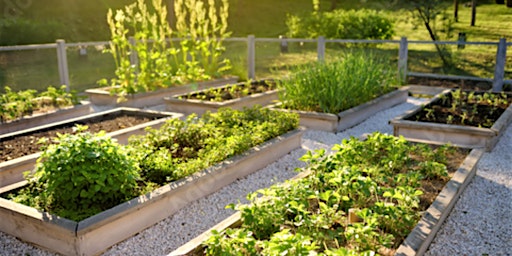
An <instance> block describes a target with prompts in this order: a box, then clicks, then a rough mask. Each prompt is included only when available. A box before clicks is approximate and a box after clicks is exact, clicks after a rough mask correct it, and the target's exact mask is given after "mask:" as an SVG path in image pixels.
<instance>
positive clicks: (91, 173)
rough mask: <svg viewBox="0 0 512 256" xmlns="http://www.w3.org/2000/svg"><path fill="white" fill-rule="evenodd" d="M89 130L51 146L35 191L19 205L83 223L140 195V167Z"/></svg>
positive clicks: (33, 182)
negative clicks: (86, 218) (86, 219)
mask: <svg viewBox="0 0 512 256" xmlns="http://www.w3.org/2000/svg"><path fill="white" fill-rule="evenodd" d="M86 128H87V127H79V131H80V132H79V133H77V134H64V135H59V136H58V138H56V142H57V144H51V145H49V146H47V148H46V149H45V150H44V151H43V152H42V154H41V156H40V158H39V159H38V160H37V164H36V168H35V173H34V174H33V175H32V176H31V177H30V178H29V186H28V187H27V188H25V189H23V190H22V191H21V192H20V194H19V195H18V196H17V197H16V198H14V201H16V202H20V203H25V204H28V205H32V206H34V207H36V208H39V209H41V210H45V211H48V212H51V213H55V214H57V215H58V216H61V217H65V218H68V219H71V220H76V221H78V220H81V219H83V218H85V217H88V216H91V215H94V214H96V213H99V212H101V211H104V210H106V209H109V208H111V207H113V206H115V205H117V204H119V203H122V202H124V201H126V200H128V199H131V198H133V197H134V196H135V195H137V193H138V191H137V187H138V186H137V180H138V179H139V174H138V168H137V164H136V162H135V161H133V160H132V159H130V158H129V157H128V156H127V154H126V151H125V148H124V147H123V146H121V145H119V144H117V143H116V142H115V141H114V140H113V139H111V138H110V137H107V136H106V134H105V132H100V133H97V134H92V133H89V132H83V130H84V129H86Z"/></svg>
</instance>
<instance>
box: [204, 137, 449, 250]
mask: <svg viewBox="0 0 512 256" xmlns="http://www.w3.org/2000/svg"><path fill="white" fill-rule="evenodd" d="M333 150H334V151H335V152H334V153H333V154H332V155H326V154H325V151H324V150H319V151H315V152H308V153H307V154H305V155H304V156H303V157H302V158H301V160H303V161H306V162H307V163H308V167H307V168H306V169H307V170H308V171H309V172H310V174H309V175H308V176H307V177H306V178H303V179H299V180H293V181H289V182H287V183H285V184H284V185H276V186H273V187H270V188H267V189H263V190H260V191H258V192H256V193H252V194H250V195H249V196H248V199H249V201H250V202H251V204H249V205H241V204H239V205H236V206H235V205H230V206H229V207H231V208H235V209H237V210H239V211H241V216H242V225H241V227H240V228H233V229H227V230H225V231H223V232H217V231H215V232H214V234H213V235H212V236H211V237H210V238H209V240H207V242H205V245H206V249H205V252H206V254H207V255H284V254H289V255H317V254H318V255H360V254H364V255H373V254H372V253H375V252H378V253H381V252H385V251H386V250H389V249H393V248H396V247H397V246H398V245H399V244H400V243H401V242H402V240H403V239H404V238H405V237H406V236H407V234H408V233H409V232H410V231H411V229H412V228H413V227H414V225H415V224H416V223H417V221H418V220H419V218H420V211H422V210H423V208H421V201H422V197H421V196H422V194H423V192H422V190H421V186H422V183H423V182H424V181H425V180H430V179H444V180H446V179H447V175H448V174H447V167H446V165H445V164H446V162H447V158H446V156H447V155H448V154H449V153H452V152H451V150H453V149H452V148H449V147H447V146H443V147H438V148H437V149H435V150H432V149H431V148H430V147H428V146H425V145H421V144H415V145H412V144H410V143H408V142H406V141H405V139H404V138H396V137H393V136H389V135H383V134H380V133H374V134H372V135H371V136H369V137H368V139H367V140H366V141H360V140H357V139H355V138H351V139H350V140H344V141H343V143H342V144H339V145H335V146H334V148H333ZM304 170H305V169H299V171H304ZM351 210H355V212H356V214H357V216H358V217H359V218H360V221H359V222H349V221H348V214H349V212H350V211H351Z"/></svg>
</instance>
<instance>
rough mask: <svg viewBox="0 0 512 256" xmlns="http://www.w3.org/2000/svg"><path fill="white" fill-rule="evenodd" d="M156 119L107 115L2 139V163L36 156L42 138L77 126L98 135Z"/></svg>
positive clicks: (0, 146)
mask: <svg viewBox="0 0 512 256" xmlns="http://www.w3.org/2000/svg"><path fill="white" fill-rule="evenodd" d="M154 119H155V118H148V117H145V116H136V115H135V116H131V115H126V114H122V115H107V116H104V118H101V119H100V118H97V119H94V120H90V121H86V122H76V123H71V124H69V125H66V126H61V127H58V128H55V129H50V130H45V131H38V132H33V133H29V134H26V135H21V136H16V137H12V138H5V139H0V162H4V161H9V160H12V159H16V158H18V157H22V156H26V155H30V154H34V153H37V152H39V151H40V148H41V146H42V145H41V144H38V141H39V140H40V139H41V138H49V139H51V138H54V137H56V136H57V133H61V134H64V133H74V130H73V127H74V126H75V125H76V124H80V125H87V126H88V127H89V129H88V131H90V132H93V133H96V132H99V131H101V130H104V131H106V132H113V131H117V130H120V129H124V128H128V127H131V126H134V125H137V124H141V123H146V122H149V121H151V120H154Z"/></svg>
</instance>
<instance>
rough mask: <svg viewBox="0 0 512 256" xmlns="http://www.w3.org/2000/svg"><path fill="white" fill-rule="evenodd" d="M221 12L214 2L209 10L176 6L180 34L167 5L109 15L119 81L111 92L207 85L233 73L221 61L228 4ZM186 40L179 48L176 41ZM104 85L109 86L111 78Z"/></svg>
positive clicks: (183, 0) (156, 0)
mask: <svg viewBox="0 0 512 256" xmlns="http://www.w3.org/2000/svg"><path fill="white" fill-rule="evenodd" d="M219 8H220V11H217V8H216V3H215V0H209V1H208V5H205V4H204V3H203V2H201V1H195V0H177V1H175V8H174V9H175V16H176V19H177V24H176V30H173V29H172V27H171V25H170V24H169V22H168V19H167V7H166V6H165V5H164V4H163V3H162V0H152V1H151V5H150V6H147V5H146V3H145V1H144V0H137V2H135V3H133V4H131V5H128V6H126V7H125V8H124V9H122V10H117V11H116V12H115V13H114V12H113V11H112V10H109V11H108V14H107V22H108V25H109V27H110V32H111V35H112V38H111V45H110V49H109V50H108V51H109V52H110V53H111V54H112V56H113V57H114V61H115V64H116V71H115V75H116V77H115V78H114V79H112V80H111V81H110V85H112V86H114V89H113V90H112V93H117V94H119V95H120V96H125V95H127V94H133V93H137V92H145V91H153V90H156V89H159V88H167V87H170V86H172V85H176V84H183V83H185V82H194V81H202V80H208V79H211V78H212V77H218V76H220V75H221V74H222V73H223V72H225V71H227V70H229V68H230V65H229V61H227V60H223V59H221V58H220V55H221V53H222V52H223V51H224V48H223V46H222V42H223V40H222V39H223V38H225V37H227V36H228V35H229V33H227V32H226V30H227V17H228V2H227V0H222V5H221V7H219ZM173 36H178V37H181V38H185V40H183V41H181V42H180V44H179V46H175V45H174V43H173V42H172V40H171V39H172V37H173ZM100 84H104V85H106V84H109V82H108V81H107V80H106V79H103V80H101V81H100Z"/></svg>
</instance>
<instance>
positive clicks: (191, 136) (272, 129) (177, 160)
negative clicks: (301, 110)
mask: <svg viewBox="0 0 512 256" xmlns="http://www.w3.org/2000/svg"><path fill="white" fill-rule="evenodd" d="M298 124H299V119H298V116H297V115H295V114H290V113H283V112H279V111H272V110H269V109H267V108H262V107H260V106H255V107H252V108H246V109H244V110H243V111H236V110H232V109H230V108H221V109H219V110H218V112H216V113H210V112H207V113H205V114H203V115H202V116H201V117H200V118H197V117H196V116H195V115H190V116H188V117H187V119H186V120H185V121H182V120H179V119H172V120H169V121H168V122H167V123H166V124H164V125H163V126H162V127H161V128H160V129H158V130H155V129H148V131H147V134H146V135H144V136H136V137H132V138H131V139H130V143H129V144H130V147H132V148H133V155H134V157H135V158H136V159H137V162H139V164H140V166H141V169H142V172H143V175H144V177H147V178H148V180H149V181H151V182H155V183H157V184H160V185H162V184H165V183H166V182H170V181H174V180H177V179H180V178H183V177H185V176H187V175H189V174H191V173H194V172H197V171H200V170H202V169H205V168H206V167H208V166H211V165H214V164H216V163H218V162H221V161H222V160H224V159H226V158H229V157H231V156H234V155H237V154H240V153H242V152H244V151H246V150H248V149H250V148H251V147H253V146H256V145H258V144H261V143H263V142H265V141H267V140H269V139H271V138H274V137H276V136H278V135H281V134H284V133H286V132H288V131H291V130H293V129H295V128H296V127H298Z"/></svg>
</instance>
